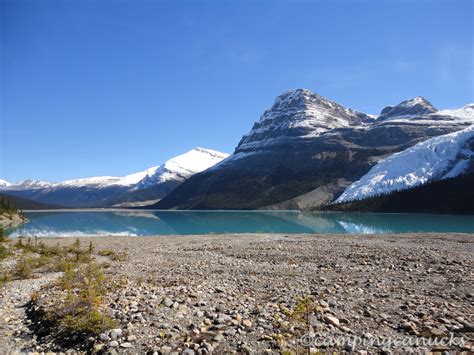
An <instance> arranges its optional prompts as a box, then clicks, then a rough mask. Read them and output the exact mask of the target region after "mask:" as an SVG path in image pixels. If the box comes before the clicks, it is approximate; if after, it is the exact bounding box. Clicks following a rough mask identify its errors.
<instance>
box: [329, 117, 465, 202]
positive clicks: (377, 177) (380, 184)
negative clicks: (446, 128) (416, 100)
mask: <svg viewBox="0 0 474 355" xmlns="http://www.w3.org/2000/svg"><path fill="white" fill-rule="evenodd" d="M473 147H474V126H470V127H468V128H465V129H463V130H461V131H457V132H454V133H450V134H446V135H442V136H438V137H434V138H431V139H428V140H426V141H424V142H421V143H418V144H416V145H414V146H413V147H411V148H408V149H406V150H404V151H402V152H399V153H395V154H393V155H391V156H389V157H388V158H386V159H384V160H382V161H380V162H379V163H378V164H377V165H375V166H374V167H373V168H372V169H371V170H370V171H369V172H368V173H367V174H366V175H364V176H363V177H362V178H361V179H360V180H358V181H356V182H354V183H353V184H351V185H350V186H349V187H348V188H347V189H346V190H345V191H344V192H343V194H342V195H341V196H340V197H339V198H338V199H336V201H335V203H341V202H347V201H353V200H360V199H364V198H367V197H370V196H375V195H379V194H386V193H390V192H392V191H397V190H403V189H407V188H411V187H414V186H418V185H421V184H424V183H426V182H428V181H435V180H441V179H446V178H449V177H455V176H458V175H460V174H462V173H463V172H464V171H465V170H466V168H467V167H468V166H469V164H470V161H472V159H473V158H474V151H473Z"/></svg>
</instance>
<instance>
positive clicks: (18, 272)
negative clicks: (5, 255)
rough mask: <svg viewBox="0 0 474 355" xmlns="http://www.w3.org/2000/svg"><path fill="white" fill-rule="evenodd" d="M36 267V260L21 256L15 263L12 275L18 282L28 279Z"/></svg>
mask: <svg viewBox="0 0 474 355" xmlns="http://www.w3.org/2000/svg"><path fill="white" fill-rule="evenodd" d="M36 265H37V261H36V258H34V257H31V256H25V255H23V256H22V257H21V258H20V259H19V260H18V262H17V263H16V265H15V268H14V270H13V274H14V276H15V277H16V278H17V279H20V280H24V279H29V278H31V277H32V276H33V272H34V270H35V268H36Z"/></svg>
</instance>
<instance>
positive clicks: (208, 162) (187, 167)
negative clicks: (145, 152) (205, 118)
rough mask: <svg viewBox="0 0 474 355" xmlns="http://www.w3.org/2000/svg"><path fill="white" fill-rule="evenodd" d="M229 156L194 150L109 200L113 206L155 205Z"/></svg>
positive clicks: (165, 164) (154, 169) (207, 150)
mask: <svg viewBox="0 0 474 355" xmlns="http://www.w3.org/2000/svg"><path fill="white" fill-rule="evenodd" d="M228 156H229V154H225V153H221V152H218V151H215V150H211V149H204V148H200V147H197V148H194V149H192V150H190V151H189V152H186V153H184V154H182V155H179V156H177V157H174V158H172V159H170V160H168V161H166V162H165V163H164V164H162V165H161V166H158V167H155V168H151V169H149V170H148V171H147V174H146V175H145V176H144V177H143V178H142V179H141V180H140V181H138V182H137V183H135V184H134V185H132V186H131V187H130V189H128V190H127V191H126V192H124V193H123V194H121V195H120V196H116V197H114V198H112V199H111V200H110V201H109V204H110V205H124V204H129V205H133V206H137V203H136V202H139V201H142V202H145V203H144V204H142V205H145V204H148V203H147V202H148V201H152V202H156V200H160V199H161V198H163V197H165V196H166V195H168V194H169V193H170V192H171V191H172V190H173V189H174V188H176V187H177V186H178V185H180V184H181V183H182V182H183V181H185V180H186V179H188V178H190V177H191V176H192V175H194V174H197V173H200V172H202V171H204V170H206V169H208V168H210V167H212V166H213V165H215V164H217V163H219V162H221V161H222V160H223V159H225V158H227V157H228Z"/></svg>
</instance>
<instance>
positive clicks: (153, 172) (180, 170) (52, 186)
mask: <svg viewBox="0 0 474 355" xmlns="http://www.w3.org/2000/svg"><path fill="white" fill-rule="evenodd" d="M227 156H228V154H225V153H221V152H217V151H215V150H210V149H204V148H199V147H198V148H195V149H192V150H190V151H189V152H187V153H185V154H182V155H180V156H177V157H175V158H172V159H170V160H168V161H166V162H165V163H164V164H162V165H161V166H155V167H152V168H149V169H147V170H144V171H141V172H137V173H134V174H130V175H126V176H122V177H114V176H99V177H92V178H83V179H74V180H67V181H62V182H57V183H50V182H44V181H36V180H26V181H23V182H20V183H18V184H9V183H6V182H5V184H2V183H0V191H5V192H7V193H8V194H11V195H15V196H18V197H22V198H27V199H30V200H33V201H38V202H43V203H47V204H53V205H58V206H64V207H106V206H110V205H113V204H115V203H121V202H129V201H134V202H136V201H146V200H159V199H161V198H162V197H164V196H165V195H166V194H167V193H169V192H170V191H171V190H172V189H173V188H175V187H176V186H178V185H179V184H180V183H182V182H183V181H184V180H186V179H187V178H189V177H190V176H192V175H193V174H196V173H198V172H201V171H203V170H205V169H207V168H209V167H211V166H212V165H214V164H216V163H218V162H220V161H221V160H223V159H224V158H226V157H227ZM2 181H3V180H2Z"/></svg>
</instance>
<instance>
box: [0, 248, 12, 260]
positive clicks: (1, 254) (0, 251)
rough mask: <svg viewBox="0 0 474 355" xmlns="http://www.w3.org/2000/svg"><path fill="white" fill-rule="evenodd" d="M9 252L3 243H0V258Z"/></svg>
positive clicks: (6, 255) (3, 257)
mask: <svg viewBox="0 0 474 355" xmlns="http://www.w3.org/2000/svg"><path fill="white" fill-rule="evenodd" d="M10 254H11V253H10V251H9V250H8V249H7V248H6V247H5V246H4V245H0V260H3V259H5V258H6V257H8V256H9V255H10Z"/></svg>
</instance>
